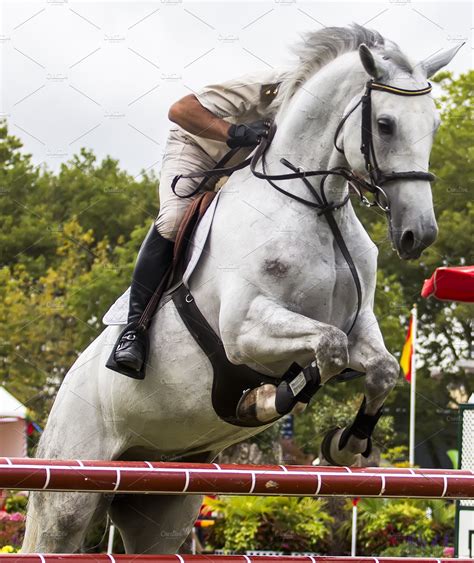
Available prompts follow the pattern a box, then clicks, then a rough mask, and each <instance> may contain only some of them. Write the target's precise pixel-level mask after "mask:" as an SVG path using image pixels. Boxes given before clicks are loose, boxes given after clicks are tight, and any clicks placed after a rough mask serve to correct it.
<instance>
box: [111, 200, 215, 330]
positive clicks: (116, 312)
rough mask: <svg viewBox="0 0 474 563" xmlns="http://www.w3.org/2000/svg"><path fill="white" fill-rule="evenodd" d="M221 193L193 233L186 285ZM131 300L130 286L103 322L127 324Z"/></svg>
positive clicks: (184, 280)
mask: <svg viewBox="0 0 474 563" xmlns="http://www.w3.org/2000/svg"><path fill="white" fill-rule="evenodd" d="M219 195H220V192H218V193H217V195H216V197H215V198H214V200H213V201H212V203H211V204H210V205H209V208H208V209H207V211H206V213H205V214H204V217H203V218H202V219H201V220H200V222H199V224H198V226H197V227H196V231H195V232H194V234H193V238H192V240H191V241H190V243H189V247H188V249H187V254H188V260H187V266H186V270H185V272H184V275H183V282H184V284H185V285H186V287H187V285H188V281H189V278H190V277H191V274H192V273H193V271H194V269H195V268H196V266H197V264H198V263H199V259H200V258H201V255H202V251H203V249H204V245H205V244H206V241H207V237H208V236H209V232H210V230H211V226H212V220H213V218H214V213H215V210H216V206H217V201H218V199H219ZM173 289H174V288H171V289H170V290H168V291H167V292H165V296H166V295H169V294H170V293H171V292H172V291H173ZM129 300H130V288H128V289H127V290H126V291H125V292H124V293H123V294H122V295H121V296H120V297H119V298H118V299H117V300H116V301H115V303H114V304H113V305H112V306H111V307H110V308H109V310H108V311H107V312H106V313H105V315H104V316H103V318H102V322H103V324H104V325H107V326H109V325H126V324H127V316H128V303H129ZM166 301H167V300H166V299H163V300H162V303H165V302H166Z"/></svg>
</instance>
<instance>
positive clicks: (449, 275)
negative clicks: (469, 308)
mask: <svg viewBox="0 0 474 563" xmlns="http://www.w3.org/2000/svg"><path fill="white" fill-rule="evenodd" d="M431 295H433V296H434V297H436V298H437V299H442V300H444V301H464V302H466V303H473V302H474V266H458V267H453V268H437V269H436V270H435V273H434V274H433V275H432V276H431V278H430V279H429V280H425V283H424V284H423V289H422V290H421V296H422V297H430V296H431Z"/></svg>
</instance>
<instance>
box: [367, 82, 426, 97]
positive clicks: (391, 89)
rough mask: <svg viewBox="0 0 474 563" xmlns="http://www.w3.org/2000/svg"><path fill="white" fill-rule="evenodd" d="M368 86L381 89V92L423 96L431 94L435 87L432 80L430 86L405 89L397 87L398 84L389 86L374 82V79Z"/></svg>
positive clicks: (372, 88)
mask: <svg viewBox="0 0 474 563" xmlns="http://www.w3.org/2000/svg"><path fill="white" fill-rule="evenodd" d="M367 88H370V89H371V90H380V91H381V92H388V93H389V94H398V95H399V96H423V94H429V93H430V92H431V90H432V89H433V87H432V86H431V83H430V82H428V86H425V88H421V89H420V90H405V89H404V88H397V87H396V86H389V85H388V84H382V83H381V82H373V81H372V80H369V82H367Z"/></svg>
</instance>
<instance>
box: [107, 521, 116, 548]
mask: <svg viewBox="0 0 474 563" xmlns="http://www.w3.org/2000/svg"><path fill="white" fill-rule="evenodd" d="M114 536H115V526H114V525H113V524H112V523H111V524H110V528H109V542H108V543H107V553H108V554H111V553H113V552H114Z"/></svg>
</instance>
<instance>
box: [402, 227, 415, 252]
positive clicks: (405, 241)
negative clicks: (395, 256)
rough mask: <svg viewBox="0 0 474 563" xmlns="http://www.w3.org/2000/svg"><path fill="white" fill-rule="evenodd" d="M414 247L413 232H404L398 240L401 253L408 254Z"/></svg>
mask: <svg viewBox="0 0 474 563" xmlns="http://www.w3.org/2000/svg"><path fill="white" fill-rule="evenodd" d="M414 246H415V235H414V234H413V231H405V232H404V233H403V234H402V238H401V239H400V249H401V250H402V252H405V253H410V252H411V251H412V250H413V248H414Z"/></svg>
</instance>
